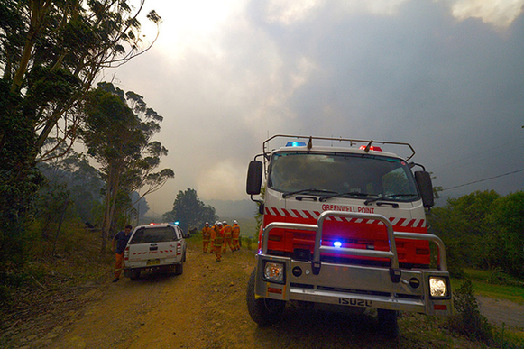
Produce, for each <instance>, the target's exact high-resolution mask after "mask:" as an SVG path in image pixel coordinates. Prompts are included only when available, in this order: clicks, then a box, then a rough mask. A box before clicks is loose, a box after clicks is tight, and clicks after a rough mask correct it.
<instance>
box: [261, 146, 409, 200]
mask: <svg viewBox="0 0 524 349" xmlns="http://www.w3.org/2000/svg"><path fill="white" fill-rule="evenodd" d="M268 187H269V188H271V189H274V190H276V191H279V192H282V193H284V195H285V196H291V195H298V194H300V195H314V196H318V197H321V198H322V197H324V198H332V197H354V198H364V199H369V198H375V200H377V199H380V198H382V199H387V200H390V201H414V200H416V199H418V198H419V195H418V192H417V188H416V185H415V181H414V179H413V175H412V173H411V171H410V169H409V166H408V164H407V163H406V162H405V161H402V160H400V159H395V158H389V157H384V156H377V155H371V154H369V155H368V154H365V155H362V154H348V153H300V152H279V153H274V154H273V155H272V158H271V164H270V167H269V180H268Z"/></svg>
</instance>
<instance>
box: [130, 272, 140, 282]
mask: <svg viewBox="0 0 524 349" xmlns="http://www.w3.org/2000/svg"><path fill="white" fill-rule="evenodd" d="M129 278H130V279H131V280H138V279H140V269H134V270H130V271H129Z"/></svg>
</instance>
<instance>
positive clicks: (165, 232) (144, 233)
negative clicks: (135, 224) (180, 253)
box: [129, 227, 178, 244]
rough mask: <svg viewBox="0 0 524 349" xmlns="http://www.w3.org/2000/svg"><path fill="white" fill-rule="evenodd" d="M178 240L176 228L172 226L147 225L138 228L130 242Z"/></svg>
mask: <svg viewBox="0 0 524 349" xmlns="http://www.w3.org/2000/svg"><path fill="white" fill-rule="evenodd" d="M176 240H178V238H177V236H176V232H175V229H173V228H171V227H147V228H140V229H138V230H137V231H136V232H135V233H134V234H133V237H132V238H131V241H130V242H129V243H130V244H143V243H157V242H170V241H176Z"/></svg>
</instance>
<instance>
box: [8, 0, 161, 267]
mask: <svg viewBox="0 0 524 349" xmlns="http://www.w3.org/2000/svg"><path fill="white" fill-rule="evenodd" d="M133 3H134V4H136V5H137V6H136V7H133V6H132V4H133ZM143 4H144V0H134V1H132V0H2V1H0V110H1V111H2V117H1V118H0V267H2V265H3V262H2V258H3V257H4V256H8V255H10V254H12V253H13V251H19V250H20V249H21V247H20V246H21V238H17V237H16V236H18V235H20V234H21V233H22V231H21V229H22V228H21V227H22V226H23V217H24V212H25V211H26V210H27V207H28V206H29V204H30V202H31V199H32V196H33V195H34V193H35V192H36V190H37V189H38V187H39V185H40V183H41V181H42V177H41V176H40V175H39V172H38V171H37V170H36V167H35V164H36V162H37V161H41V160H46V159H49V157H50V154H52V153H54V154H57V152H56V151H55V150H56V149H58V146H60V145H63V144H66V145H67V146H66V147H63V149H65V151H67V150H68V149H69V148H70V146H71V145H72V144H73V142H74V141H75V139H76V138H77V136H78V128H79V124H80V122H81V119H80V115H81V114H80V113H78V111H79V110H80V109H81V101H82V100H83V97H84V96H85V94H86V93H87V91H88V90H89V88H90V87H91V86H92V84H93V82H94V81H95V79H96V78H97V77H98V75H99V73H100V72H101V71H102V70H103V69H106V68H113V67H118V66H120V65H122V64H124V63H126V62H127V61H129V60H130V59H132V58H133V57H136V56H137V55H139V54H141V53H143V52H144V51H147V50H148V49H149V48H150V47H151V45H152V43H153V42H154V41H155V39H153V40H151V41H150V42H149V43H145V42H144V41H143V36H142V35H141V29H140V28H141V23H140V21H139V18H140V17H139V15H140V14H141V12H142V6H143ZM147 18H148V19H149V20H151V21H153V22H154V23H157V24H159V23H160V17H159V16H158V14H157V13H156V12H154V11H152V12H150V13H149V14H148V15H147ZM50 137H52V138H54V140H55V142H54V143H50V142H46V141H47V140H48V138H50ZM46 144H52V145H51V146H49V147H48V146H46ZM57 155H60V154H57ZM16 241H18V242H16ZM0 271H1V268H0Z"/></svg>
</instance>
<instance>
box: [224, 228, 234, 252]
mask: <svg viewBox="0 0 524 349" xmlns="http://www.w3.org/2000/svg"><path fill="white" fill-rule="evenodd" d="M232 238H233V228H232V227H231V226H230V225H229V224H227V222H226V221H224V252H226V249H227V247H228V246H229V249H230V250H231V252H234V251H235V250H234V249H233V243H232V241H231V239H232Z"/></svg>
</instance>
